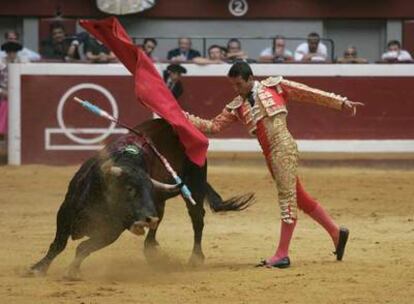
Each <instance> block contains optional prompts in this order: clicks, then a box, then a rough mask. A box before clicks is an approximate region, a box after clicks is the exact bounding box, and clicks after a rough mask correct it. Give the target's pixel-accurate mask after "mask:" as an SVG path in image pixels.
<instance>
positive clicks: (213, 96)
mask: <svg viewBox="0 0 414 304" xmlns="http://www.w3.org/2000/svg"><path fill="white" fill-rule="evenodd" d="M289 79H291V80H295V81H299V82H303V83H306V84H307V85H309V86H312V87H315V88H319V89H322V90H325V91H328V92H335V93H337V94H340V95H342V96H347V97H348V98H349V99H351V100H354V101H360V102H363V103H365V107H363V108H361V109H360V110H359V111H358V115H357V116H356V117H354V118H350V117H347V116H345V115H343V114H342V113H340V112H337V111H332V110H330V109H327V108H323V107H320V106H316V105H312V104H306V103H290V104H289V105H288V110H289V115H288V123H289V128H290V130H291V132H292V134H293V135H294V136H295V138H297V139H414V90H412V89H411V86H412V85H413V84H414V77H316V76H312V77H289ZM184 91H185V93H184V95H183V98H182V102H181V103H182V106H183V108H185V109H187V110H188V111H189V112H191V113H194V114H197V115H200V116H203V117H213V116H214V115H216V114H218V113H219V112H220V111H221V109H222V108H223V107H224V105H225V104H226V102H229V101H231V99H232V97H233V96H234V93H233V91H232V88H231V86H230V84H229V82H228V80H227V79H226V78H225V77H185V78H184ZM216 137H218V138H226V137H248V134H247V132H246V131H245V130H244V129H243V130H242V128H240V127H239V126H237V127H236V126H235V127H233V128H231V130H229V131H226V132H224V133H223V134H221V135H219V136H216Z"/></svg>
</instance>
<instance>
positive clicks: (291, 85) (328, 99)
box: [186, 76, 347, 135]
mask: <svg viewBox="0 0 414 304" xmlns="http://www.w3.org/2000/svg"><path fill="white" fill-rule="evenodd" d="M256 83H257V82H256ZM254 97H255V101H256V104H255V106H254V107H251V106H250V104H249V102H248V101H247V100H244V99H243V97H241V96H237V97H236V98H235V99H233V101H231V102H230V103H228V104H227V105H226V107H225V108H224V109H223V111H222V112H221V113H220V114H219V115H218V116H216V117H215V118H213V119H212V120H205V119H201V118H199V117H197V116H195V115H191V114H188V113H186V115H187V118H188V119H189V120H190V121H191V122H192V123H193V124H194V125H195V126H196V127H197V128H198V129H199V130H200V131H202V132H204V133H206V134H214V133H219V132H220V131H221V130H223V129H225V128H226V127H228V126H229V125H230V124H232V123H233V122H235V121H237V120H240V121H241V122H242V123H243V124H245V125H246V126H247V128H248V130H249V133H250V134H252V135H254V134H255V130H256V125H257V122H258V121H260V120H261V119H262V118H263V117H265V116H274V115H276V114H278V113H287V109H286V103H287V102H288V101H298V102H307V103H314V104H318V105H322V106H326V107H329V108H333V109H336V110H341V109H342V105H343V102H344V101H345V100H347V98H346V97H342V96H339V95H336V94H334V93H328V92H325V91H322V90H318V89H314V88H311V87H309V86H307V85H304V84H302V83H299V82H295V81H290V80H286V79H283V78H282V77H281V76H279V77H269V78H267V79H265V80H262V81H261V82H260V83H258V85H257V94H256V96H254ZM260 106H263V108H264V110H265V111H264V112H261V111H259V107H260Z"/></svg>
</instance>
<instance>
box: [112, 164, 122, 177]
mask: <svg viewBox="0 0 414 304" xmlns="http://www.w3.org/2000/svg"><path fill="white" fill-rule="evenodd" d="M110 172H111V174H112V175H114V176H121V174H122V168H120V167H116V166H112V167H111V169H110Z"/></svg>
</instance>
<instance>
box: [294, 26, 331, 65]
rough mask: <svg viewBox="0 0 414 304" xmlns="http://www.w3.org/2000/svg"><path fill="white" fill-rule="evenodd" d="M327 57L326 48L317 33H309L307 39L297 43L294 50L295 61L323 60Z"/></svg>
mask: <svg viewBox="0 0 414 304" xmlns="http://www.w3.org/2000/svg"><path fill="white" fill-rule="evenodd" d="M327 58H328V49H327V48H326V46H325V45H324V44H323V43H322V42H320V37H319V34H318V33H310V34H309V35H308V41H307V42H304V43H301V44H299V46H298V47H297V48H296V51H295V61H301V62H324V61H326V60H327Z"/></svg>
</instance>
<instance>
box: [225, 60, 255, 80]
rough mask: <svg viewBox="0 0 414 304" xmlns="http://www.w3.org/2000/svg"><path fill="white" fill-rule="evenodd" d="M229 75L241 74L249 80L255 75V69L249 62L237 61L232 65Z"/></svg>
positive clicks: (236, 75) (232, 76)
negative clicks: (253, 69)
mask: <svg viewBox="0 0 414 304" xmlns="http://www.w3.org/2000/svg"><path fill="white" fill-rule="evenodd" d="M227 76H229V77H231V78H234V77H238V76H241V78H242V79H244V80H245V81H247V80H248V79H249V77H250V76H253V71H252V69H251V68H250V65H249V64H248V63H247V62H245V61H237V62H236V63H234V64H233V65H232V66H231V68H230V70H229V72H228V74H227Z"/></svg>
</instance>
